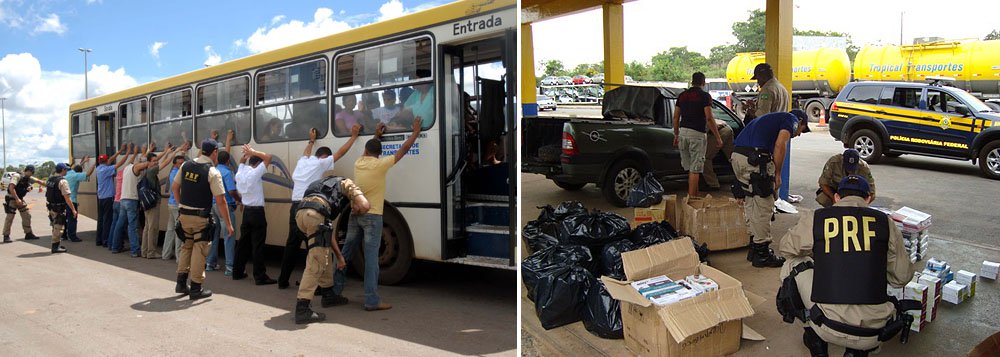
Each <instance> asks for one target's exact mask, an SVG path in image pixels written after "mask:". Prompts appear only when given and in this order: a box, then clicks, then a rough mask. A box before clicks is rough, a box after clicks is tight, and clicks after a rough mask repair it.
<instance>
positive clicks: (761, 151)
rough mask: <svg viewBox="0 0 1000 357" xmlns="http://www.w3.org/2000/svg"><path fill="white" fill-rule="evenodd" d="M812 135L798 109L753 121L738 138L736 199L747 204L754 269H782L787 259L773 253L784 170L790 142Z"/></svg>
mask: <svg viewBox="0 0 1000 357" xmlns="http://www.w3.org/2000/svg"><path fill="white" fill-rule="evenodd" d="M807 132H809V126H808V122H807V120H806V113H805V112H803V111H801V110H798V109H794V110H792V111H791V112H778V113H771V114H767V115H764V116H762V117H760V118H757V119H754V121H752V122H750V124H748V125H747V126H746V127H745V128H743V131H741V132H740V135H739V136H737V137H736V141H735V142H734V144H735V145H736V148H734V149H733V156H732V158H731V159H730V160H729V162H730V163H732V165H733V172H734V173H736V180H737V182H735V183H733V197H735V198H736V199H737V200H739V201H742V203H743V214H744V215H745V216H746V221H747V225H748V226H749V230H750V239H751V242H750V251H749V252H747V260H749V261H750V262H751V263H752V264H753V266H754V267H757V268H762V267H771V268H776V267H780V266H781V264H782V263H784V259H782V258H779V257H776V256H775V255H774V251H772V250H771V248H770V244H771V220H772V217H773V215H774V200H775V196H776V195H777V194H778V188H779V187H781V169H782V167H781V166H782V164H783V163H784V161H783V160H784V158H785V150H786V148H787V147H788V146H787V144H788V141H789V140H791V139H792V138H794V137H796V136H799V134H801V133H807Z"/></svg>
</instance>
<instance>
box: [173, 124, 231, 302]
mask: <svg viewBox="0 0 1000 357" xmlns="http://www.w3.org/2000/svg"><path fill="white" fill-rule="evenodd" d="M218 156H219V143H217V142H215V140H211V139H209V140H205V142H203V143H202V144H201V155H200V156H198V158H196V159H194V161H188V162H185V163H184V164H183V165H181V167H180V169H179V170H177V175H176V176H174V179H173V185H172V186H171V190H172V191H173V193H174V198H175V199H176V201H177V203H178V211H179V214H180V215H179V217H178V219H177V221H178V223H177V227H176V231H177V236H178V238H179V239H182V240H183V241H184V244H183V245H181V255H180V257H178V258H177V287H176V288H175V289H174V291H176V292H177V293H178V294H187V295H189V296H190V298H191V300H197V299H201V298H206V297H209V296H212V291H211V290H208V289H203V288H202V286H201V285H202V284H203V283H204V282H205V258H206V257H207V256H208V250H209V249H212V228H213V227H212V226H213V225H214V224H218V223H216V222H213V221H212V218H211V217H212V198H213V197H214V198H215V204H216V207H217V208H218V210H219V213H220V214H219V216H220V217H222V220H223V221H224V222H225V224H226V232H227V234H228V235H232V234H233V224H232V222H230V221H229V205H228V204H227V203H226V198H225V196H224V194H225V188H224V187H223V185H222V174H220V173H219V170H218V169H216V168H215V165H216V162H217V160H218V159H217V158H218ZM189 276H190V278H191V287H190V288H188V285H187V280H188V277H189Z"/></svg>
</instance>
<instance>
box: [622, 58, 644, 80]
mask: <svg viewBox="0 0 1000 357" xmlns="http://www.w3.org/2000/svg"><path fill="white" fill-rule="evenodd" d="M625 75H626V76H629V77H632V79H634V80H637V81H648V80H649V78H648V77H649V67H648V66H646V65H645V64H643V63H642V62H639V61H632V62H629V63H626V64H625Z"/></svg>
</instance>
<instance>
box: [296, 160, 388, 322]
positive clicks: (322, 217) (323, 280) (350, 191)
mask: <svg viewBox="0 0 1000 357" xmlns="http://www.w3.org/2000/svg"><path fill="white" fill-rule="evenodd" d="M348 203H350V205H351V206H350V207H351V210H352V213H353V214H364V213H366V212H367V211H368V209H369V208H370V205H369V203H368V200H367V199H366V198H365V196H364V194H362V193H361V189H360V188H358V186H357V185H355V184H354V182H352V181H351V180H350V179H346V178H342V177H339V176H327V177H325V178H322V179H320V180H317V181H315V182H313V183H311V184H309V186H308V188H306V191H305V196H304V197H303V198H302V203H301V204H300V205H299V207H298V210H297V211H296V212H295V223H296V225H297V226H298V228H299V230H301V231H302V233H304V234H305V236H306V243H307V246H308V249H309V254H308V256H307V258H306V269H305V271H304V272H303V273H302V283H301V284H300V285H299V292H298V296H297V297H298V300H297V302H296V304H295V323H296V324H306V323H310V322H317V321H323V320H324V319H325V318H326V315H324V314H323V313H319V312H315V311H312V309H310V308H309V304H310V302H311V301H312V297H313V294H314V293H315V291H316V287H317V286H319V293H320V295H322V300H321V301H320V303H321V305H322V306H323V307H330V306H335V305H343V304H346V303H347V298H345V297H342V296H340V295H337V294H335V293H334V292H333V269H332V268H333V267H332V266H331V262H330V253H331V251H332V252H333V254H334V255H336V257H337V269H344V268H345V267H346V266H347V262H346V261H345V260H344V256H343V255H342V254H341V253H340V247H338V246H337V244H336V242H334V241H333V237H332V226H331V223H332V222H333V220H334V219H336V218H337V216H339V215H340V212H341V211H343V210H344V209H345V208H347V204H348Z"/></svg>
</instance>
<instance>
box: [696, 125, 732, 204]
mask: <svg viewBox="0 0 1000 357" xmlns="http://www.w3.org/2000/svg"><path fill="white" fill-rule="evenodd" d="M715 124H716V126H718V128H719V136H720V137H722V147H721V148H720V147H718V146H716V145H705V168H704V171H702V173H701V177H702V178H703V179H705V187H703V188H702V189H701V190H702V191H718V190H719V189H720V188H721V187H722V186H721V185H720V184H719V177H718V176H716V175H715V168H714V167H713V166H714V165H713V164H712V163H713V162H714V161H715V156H716V155H718V154H719V151H720V150H721V151H722V154H723V155H725V157H726V161H727V162H728V161H729V160H731V159H732V158H733V149H734V148H735V147H734V145H733V140H735V139H736V138H735V135H734V134H733V128H730V127H729V124H726V122H724V121H722V120H718V119H716V120H715ZM706 135H709V136H711V134H706Z"/></svg>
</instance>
